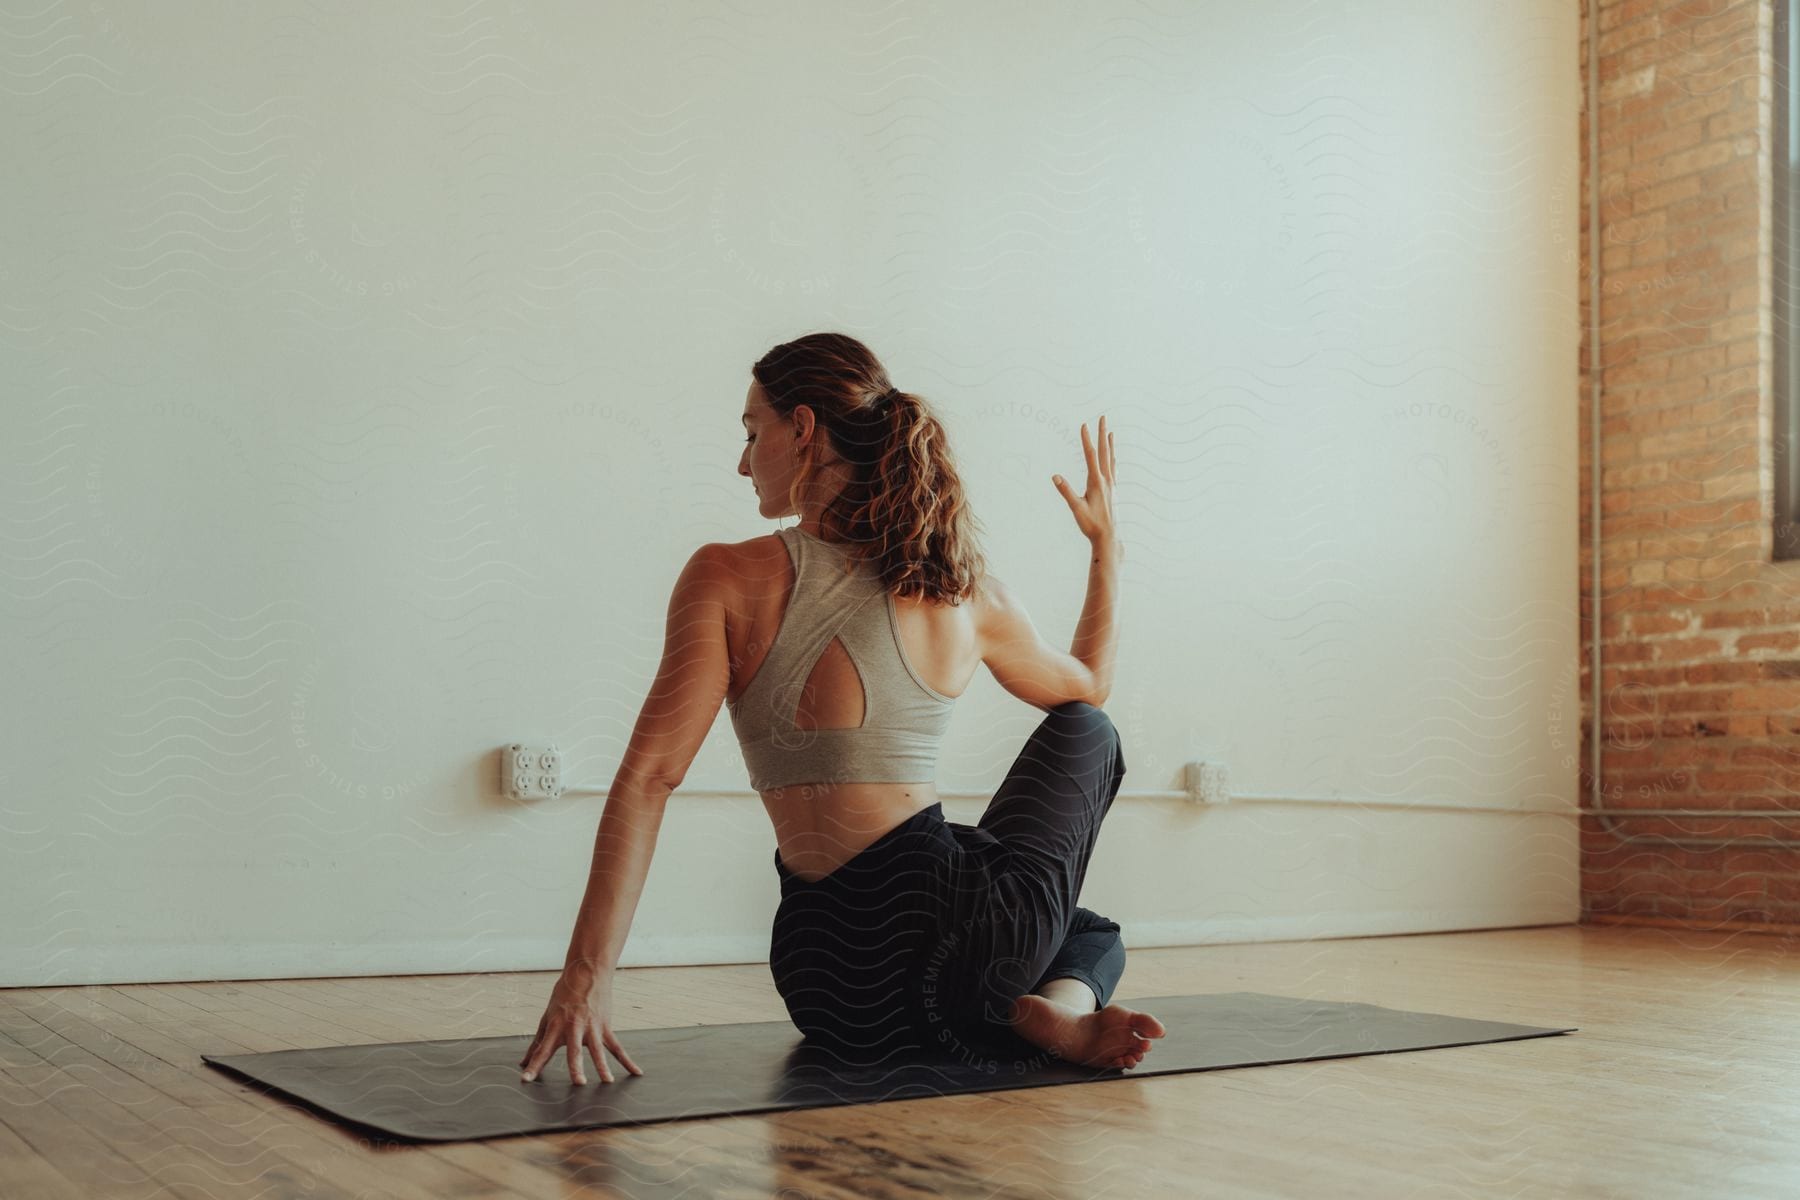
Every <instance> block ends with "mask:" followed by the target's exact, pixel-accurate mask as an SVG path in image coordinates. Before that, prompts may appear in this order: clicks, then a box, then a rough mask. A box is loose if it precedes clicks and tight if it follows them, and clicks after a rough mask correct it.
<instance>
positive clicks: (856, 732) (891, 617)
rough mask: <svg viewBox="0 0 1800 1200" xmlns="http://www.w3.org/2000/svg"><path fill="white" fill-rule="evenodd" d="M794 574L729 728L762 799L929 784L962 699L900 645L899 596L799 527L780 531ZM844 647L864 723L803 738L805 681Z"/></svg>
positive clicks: (807, 731) (841, 550) (835, 548)
mask: <svg viewBox="0 0 1800 1200" xmlns="http://www.w3.org/2000/svg"><path fill="white" fill-rule="evenodd" d="M776 536H777V537H779V538H780V539H781V541H782V544H783V545H785V546H786V547H787V552H788V558H789V559H790V560H791V561H792V563H793V565H794V586H793V590H792V592H791V593H790V595H789V597H788V603H787V607H786V608H785V609H784V610H783V611H782V614H781V623H780V625H779V626H778V627H777V628H776V631H775V639H774V641H773V642H772V643H771V644H770V646H769V652H768V654H767V656H765V657H764V659H763V661H762V664H761V665H760V666H758V667H757V668H756V675H755V676H754V677H753V678H752V679H751V680H750V684H749V686H747V687H746V688H745V689H744V691H743V694H742V695H740V696H739V697H738V698H737V701H736V702H735V703H733V704H731V705H730V706H729V710H730V712H731V724H732V728H733V730H734V731H735V732H736V733H737V739H738V746H739V748H740V749H741V750H742V751H743V755H744V765H745V766H746V767H747V768H748V769H749V773H750V786H751V787H753V788H755V789H756V790H757V791H759V792H760V791H764V790H766V789H768V788H777V787H787V786H788V785H790V784H796V783H821V782H825V781H830V782H833V783H931V782H933V781H935V779H936V778H937V757H938V746H939V744H940V743H941V742H942V741H943V737H944V731H945V730H946V729H948V728H949V726H950V714H951V712H952V711H953V710H954V709H955V707H956V698H955V697H954V696H946V695H944V694H943V693H942V692H940V691H938V690H937V689H935V688H933V687H932V686H931V685H930V684H928V683H926V682H925V680H924V679H922V678H921V677H920V676H919V673H918V672H917V671H916V670H914V669H913V665H912V661H911V660H910V659H908V658H907V656H906V647H905V646H904V645H902V644H901V642H900V624H899V613H898V611H897V610H896V609H895V607H894V597H893V593H891V592H889V591H887V589H885V588H883V587H882V586H881V583H880V581H879V580H878V579H876V578H875V577H874V575H873V573H872V572H870V571H868V570H867V568H866V567H865V566H864V565H863V564H857V570H856V571H854V572H851V571H848V570H846V569H845V568H846V558H847V556H848V554H849V551H847V550H846V549H844V547H842V546H839V545H836V544H834V543H832V542H827V541H823V540H821V539H820V538H817V537H814V536H813V535H812V534H810V533H807V532H806V531H805V530H803V529H801V528H800V527H799V526H791V527H789V528H786V529H780V530H777V531H776ZM834 638H835V639H837V640H838V641H839V642H840V643H841V644H842V645H843V647H844V650H845V652H846V653H847V654H849V656H850V660H851V662H853V663H854V664H855V665H856V671H857V674H858V675H859V676H861V678H862V683H863V723H862V724H861V725H858V726H854V727H850V728H841V729H810V728H808V729H803V728H801V727H799V726H797V725H796V724H795V723H794V717H795V708H796V706H797V705H798V704H799V701H800V694H801V691H802V690H803V689H804V688H805V686H806V680H807V678H808V677H809V676H810V675H811V674H812V669H813V667H814V666H816V665H817V663H818V661H819V657H820V656H821V655H822V654H824V652H825V650H826V647H828V646H830V645H831V642H832V640H833V639H834Z"/></svg>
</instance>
